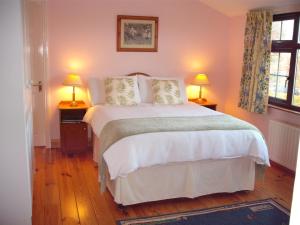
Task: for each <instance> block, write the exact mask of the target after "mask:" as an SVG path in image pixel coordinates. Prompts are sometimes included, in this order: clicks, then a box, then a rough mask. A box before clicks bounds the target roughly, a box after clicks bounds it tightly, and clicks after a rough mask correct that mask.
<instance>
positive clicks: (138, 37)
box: [117, 15, 158, 52]
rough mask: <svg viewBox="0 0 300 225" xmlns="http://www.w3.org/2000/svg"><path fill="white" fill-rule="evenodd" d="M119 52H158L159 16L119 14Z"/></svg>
mask: <svg viewBox="0 0 300 225" xmlns="http://www.w3.org/2000/svg"><path fill="white" fill-rule="evenodd" d="M117 51H118V52H157V51H158V17H153V16H128V15H118V16H117Z"/></svg>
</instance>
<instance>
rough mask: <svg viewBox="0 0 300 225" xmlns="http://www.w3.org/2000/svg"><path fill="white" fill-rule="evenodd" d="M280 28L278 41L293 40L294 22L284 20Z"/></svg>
mask: <svg viewBox="0 0 300 225" xmlns="http://www.w3.org/2000/svg"><path fill="white" fill-rule="evenodd" d="M281 26H282V28H281V39H280V40H293V33H294V32H293V31H294V20H284V21H282V25H281Z"/></svg>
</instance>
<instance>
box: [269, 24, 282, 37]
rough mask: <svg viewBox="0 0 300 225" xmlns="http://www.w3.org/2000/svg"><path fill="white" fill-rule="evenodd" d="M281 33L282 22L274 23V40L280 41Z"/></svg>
mask: <svg viewBox="0 0 300 225" xmlns="http://www.w3.org/2000/svg"><path fill="white" fill-rule="evenodd" d="M280 32H281V21H274V22H272V33H271V39H272V40H280Z"/></svg>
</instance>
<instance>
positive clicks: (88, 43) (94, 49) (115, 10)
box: [48, 0, 239, 139]
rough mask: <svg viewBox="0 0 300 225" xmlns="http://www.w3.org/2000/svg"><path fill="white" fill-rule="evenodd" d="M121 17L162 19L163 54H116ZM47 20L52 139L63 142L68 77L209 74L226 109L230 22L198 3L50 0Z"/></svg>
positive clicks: (212, 90)
mask: <svg viewBox="0 0 300 225" xmlns="http://www.w3.org/2000/svg"><path fill="white" fill-rule="evenodd" d="M119 14H125V15H126V14H127V15H143V16H158V17H159V40H158V42H159V43H158V49H159V51H158V52H157V53H122V52H117V51H116V41H115V40H116V18H117V15H119ZM48 17H49V18H48V32H49V85H50V88H49V89H50V90H51V91H50V96H49V97H50V106H49V107H50V118H51V121H50V124H51V138H52V139H57V138H59V124H58V110H57V104H58V102H59V101H60V100H63V99H69V98H70V95H69V94H68V95H65V94H63V92H62V91H61V89H62V85H61V83H62V81H63V79H64V76H65V75H66V73H68V72H78V73H79V74H80V75H81V77H82V79H83V81H86V79H87V77H89V76H107V75H123V74H126V73H130V72H136V71H140V72H146V73H149V74H153V75H157V76H181V77H186V76H188V75H191V74H194V73H196V72H205V73H207V74H208V75H209V79H210V82H211V85H210V86H209V88H208V95H209V96H208V98H209V100H211V101H215V102H217V103H218V109H219V110H223V109H224V107H225V99H226V94H227V90H229V89H227V88H228V87H227V85H228V62H227V60H228V57H227V55H228V26H229V19H228V18H227V17H226V16H224V15H222V14H220V13H218V12H217V11H214V10H212V9H211V8H209V7H207V6H206V5H204V4H202V3H200V2H199V1H198V0H184V1H182V0H159V1H153V0H126V1H125V0H101V1H100V0H88V1H83V0H63V1H62V0H49V1H48ZM74 64H75V65H74ZM238 76H239V73H237V74H236V78H238ZM225 84H226V85H225ZM235 87H236V86H235ZM231 90H234V89H231ZM82 98H83V99H85V97H84V96H83V97H82ZM232 103H233V102H232ZM227 105H228V104H227ZM227 108H230V107H229V106H228V107H227Z"/></svg>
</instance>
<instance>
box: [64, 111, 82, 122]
mask: <svg viewBox="0 0 300 225" xmlns="http://www.w3.org/2000/svg"><path fill="white" fill-rule="evenodd" d="M85 112H86V109H77V110H73V109H62V110H60V122H62V123H63V122H68V121H82V119H83V117H84V114H85Z"/></svg>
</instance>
